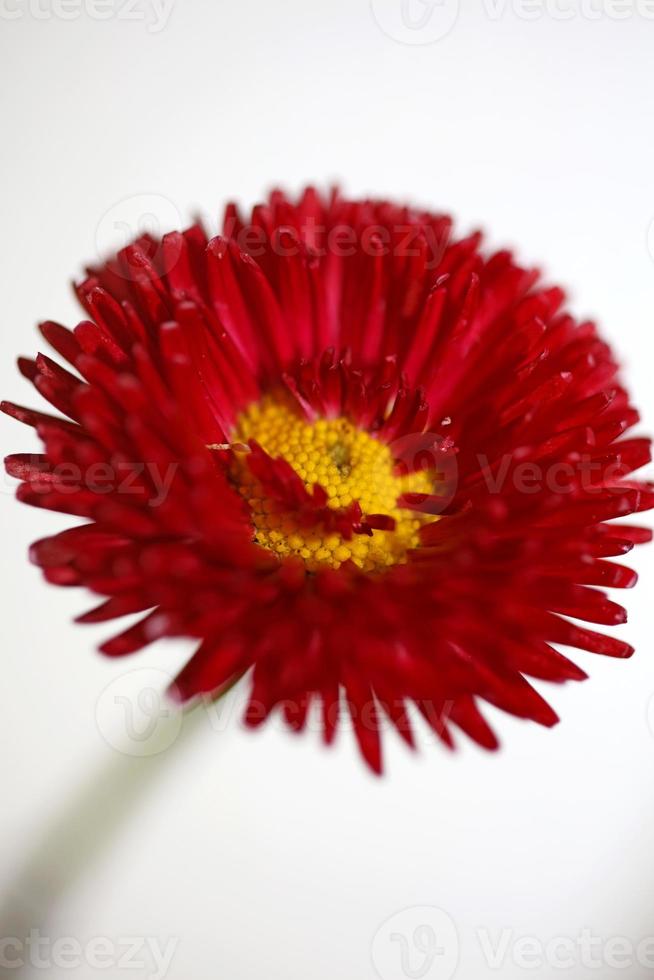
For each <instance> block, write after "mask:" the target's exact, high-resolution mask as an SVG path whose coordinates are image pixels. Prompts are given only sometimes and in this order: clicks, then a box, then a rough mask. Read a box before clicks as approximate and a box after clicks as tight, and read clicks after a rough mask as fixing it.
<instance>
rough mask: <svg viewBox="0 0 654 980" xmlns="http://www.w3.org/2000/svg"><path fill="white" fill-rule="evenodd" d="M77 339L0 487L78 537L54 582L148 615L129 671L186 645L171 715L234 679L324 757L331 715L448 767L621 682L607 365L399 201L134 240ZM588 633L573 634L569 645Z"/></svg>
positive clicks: (114, 652)
mask: <svg viewBox="0 0 654 980" xmlns="http://www.w3.org/2000/svg"><path fill="white" fill-rule="evenodd" d="M77 293H78V296H79V299H80V301H81V303H82V306H83V307H84V309H85V311H86V315H87V316H88V319H86V320H84V321H82V322H81V323H80V324H79V325H78V326H77V327H75V329H74V330H68V329H66V328H65V327H63V326H61V325H59V324H57V323H53V322H46V323H44V324H43V325H42V326H41V331H42V333H43V336H44V337H45V339H46V340H47V342H48V343H49V344H50V345H51V346H52V347H53V348H54V350H55V351H56V352H57V353H58V354H59V355H60V358H62V359H63V360H65V361H66V362H68V365H69V366H68V367H66V368H65V367H63V366H62V365H61V364H60V363H58V362H57V361H55V360H53V359H51V358H50V357H48V356H46V355H45V354H39V355H38V356H37V358H36V359H35V360H32V359H27V358H21V360H20V362H19V363H20V368H21V371H22V372H23V374H24V375H25V376H26V377H27V378H28V379H29V380H30V381H31V382H32V383H33V384H34V386H35V387H36V388H37V390H38V392H39V393H40V394H41V395H42V396H43V397H44V398H45V399H47V400H48V401H49V402H50V403H51V405H52V406H53V408H54V410H55V412H56V414H44V413H41V412H38V411H34V410H32V409H28V408H22V407H18V406H15V405H13V404H8V403H4V404H3V408H4V410H5V411H6V412H7V413H9V414H10V415H13V416H15V417H16V418H17V419H19V420H20V421H22V422H25V423H27V424H29V425H32V426H34V427H35V428H36V430H37V433H38V435H39V437H40V439H41V440H42V443H43V452H42V453H40V454H26V453H19V454H16V455H12V456H10V457H8V459H7V468H8V471H9V473H10V474H12V475H13V476H15V477H17V478H19V479H20V480H21V481H22V482H21V484H20V486H19V488H18V496H19V499H21V500H22V501H24V502H26V503H29V504H33V505H35V506H38V507H44V508H49V509H51V510H55V511H63V512H65V513H68V514H71V515H74V516H76V517H78V518H82V519H83V521H84V522H83V523H80V522H78V524H77V525H76V526H74V527H72V528H70V529H69V530H65V531H63V532H61V533H58V534H55V535H53V536H52V537H48V538H45V539H43V540H41V541H38V542H36V543H35V544H34V545H33V547H32V551H31V558H32V560H33V561H34V563H35V564H37V565H38V566H40V567H41V568H42V570H43V573H44V575H45V577H46V578H47V580H48V581H50V582H52V583H54V584H57V585H68V586H71V585H81V586H85V587H86V588H88V589H89V590H91V591H92V592H94V593H96V594H97V595H99V596H101V597H102V602H101V604H100V605H99V606H97V608H94V609H93V610H92V611H90V612H88V613H86V614H85V615H84V616H82V617H80V621H81V622H86V623H97V622H100V621H104V620H111V619H114V618H119V617H122V616H127V615H133V614H137V613H142V616H141V617H140V618H139V620H138V622H137V623H136V625H130V626H129V628H127V629H126V630H124V631H123V632H121V633H120V634H119V635H117V636H114V637H113V638H112V639H110V640H108V641H107V642H106V643H105V644H104V645H103V647H102V650H103V652H104V653H105V654H107V655H109V656H112V657H121V656H124V655H127V654H130V653H133V652H135V651H137V650H139V649H141V648H143V647H144V646H145V645H147V644H149V643H152V642H153V641H155V640H157V639H160V638H163V637H173V636H184V637H191V638H195V639H196V640H197V641H198V646H197V650H196V652H195V653H194V654H193V656H192V657H191V659H190V661H189V662H188V664H187V665H186V666H185V667H184V668H183V670H182V671H181V673H180V674H179V676H178V677H177V679H176V681H175V685H174V693H175V694H176V695H177V696H178V698H179V699H180V700H183V701H187V700H191V699H194V698H198V697H201V696H207V697H211V698H214V697H218V696H220V695H221V694H222V693H223V692H225V691H226V690H227V689H228V688H229V687H231V686H232V685H233V684H234V683H235V682H236V681H237V680H239V679H240V678H241V677H243V676H244V675H246V674H250V675H251V691H250V699H249V704H248V707H247V709H246V715H245V718H246V721H247V722H248V724H251V725H253V726H254V725H258V724H260V723H262V722H263V721H264V720H265V719H266V718H267V717H268V716H269V715H270V713H271V712H273V711H274V710H275V709H277V708H279V709H280V710H281V711H282V713H283V715H284V717H285V718H286V720H287V722H288V724H289V725H290V727H291V728H293V729H296V730H301V729H302V728H303V727H305V725H306V723H307V717H308V714H309V712H310V711H311V712H313V711H314V710H315V711H316V712H320V713H321V719H322V727H323V731H324V736H325V739H326V740H327V741H331V740H332V738H333V736H334V734H335V732H336V729H337V727H338V723H339V713H343V712H346V711H347V712H348V713H349V715H350V716H351V721H352V724H353V727H354V731H355V733H356V736H357V739H358V743H359V746H360V748H361V751H362V753H363V755H364V757H365V759H366V761H367V762H368V764H369V765H370V766H371V768H372V769H374V770H375V771H380V770H381V767H382V760H381V746H380V730H381V728H382V727H383V725H384V723H385V722H389V723H390V724H391V725H392V726H394V727H395V728H396V729H397V731H398V732H399V733H400V734H401V736H402V737H403V738H404V739H405V740H406V741H407V742H408V743H409V744H413V738H414V736H413V732H412V725H411V722H410V719H409V714H408V707H409V705H410V704H411V703H413V704H414V705H416V706H417V708H418V710H419V711H420V712H421V713H422V715H423V716H424V718H425V719H426V720H427V722H428V724H429V725H430V726H431V728H432V729H433V730H434V731H435V732H436V733H437V735H438V736H439V737H440V738H441V739H442V740H443V742H444V743H445V744H447V745H453V744H454V742H453V732H454V730H455V729H456V728H459V729H462V730H463V731H464V732H466V733H467V734H468V735H469V736H470V737H471V738H472V739H474V740H475V741H476V742H478V743H479V744H480V745H482V746H484V747H486V748H489V749H490V748H495V747H496V745H497V741H496V738H495V735H494V733H493V731H492V730H491V728H490V727H489V725H488V723H487V722H486V721H485V719H484V717H483V714H482V712H481V710H480V705H481V703H483V702H484V701H485V702H489V703H490V704H492V705H495V706H496V707H499V708H501V709H503V710H504V711H507V712H509V713H511V714H513V715H515V716H518V717H520V718H525V719H530V720H532V721H536V722H538V723H540V724H543V725H548V726H549V725H552V724H554V723H555V722H556V721H557V716H556V714H555V713H554V711H553V710H552V708H551V707H550V706H549V705H548V704H547V703H546V701H545V700H544V699H543V698H542V696H541V695H540V694H539V693H538V692H537V691H536V690H535V688H534V687H533V686H532V685H531V684H530V683H529V681H528V679H527V678H535V679H537V680H546V681H551V682H563V681H567V680H580V679H583V678H584V677H585V674H584V672H583V671H582V670H581V669H580V668H579V667H578V666H576V665H575V664H574V663H573V662H572V661H571V660H569V659H568V658H567V657H566V656H564V654H563V652H561V650H560V647H572V648H577V649H580V650H585V651H590V652H592V653H596V654H604V655H608V656H612V657H617V658H623V657H627V656H629V655H630V654H631V653H632V649H631V647H630V646H628V645H627V644H626V643H625V642H623V641H622V640H619V639H617V638H615V637H611V636H607V635H605V633H604V632H603V631H597V630H595V629H590V628H587V627H586V626H584V625H582V623H590V624H600V625H601V626H603V627H610V626H614V625H616V624H620V623H623V622H624V621H625V618H626V616H625V612H624V610H623V609H622V607H621V606H619V605H617V604H616V603H615V602H614V601H613V600H612V599H610V598H609V597H608V596H607V594H606V592H605V591H604V590H605V589H606V588H629V587H630V586H632V585H633V584H634V582H635V574H634V573H633V572H632V571H631V570H630V569H628V568H626V567H625V566H623V565H622V564H620V563H618V562H615V561H613V560H612V559H614V558H616V557H619V556H622V555H624V554H626V553H627V552H628V551H629V550H630V549H631V548H632V547H633V546H634V545H635V544H639V543H643V542H645V541H648V540H649V539H650V537H651V532H650V531H649V530H647V529H644V528H641V527H639V526H637V523H636V524H634V523H631V522H629V523H624V522H617V523H612V521H613V519H614V518H622V517H624V516H625V515H631V514H636V513H638V512H640V511H643V510H646V509H648V508H651V507H652V506H654V488H653V487H652V485H650V484H647V483H643V482H639V481H637V480H635V479H634V477H633V473H634V471H635V470H637V469H638V468H640V467H641V466H643V465H644V464H646V463H647V462H648V461H649V460H650V442H649V440H648V439H646V438H642V437H625V435H624V434H625V433H626V431H627V430H628V429H630V428H631V427H632V426H634V425H635V424H636V423H637V421H638V414H637V412H636V410H635V409H634V408H633V407H632V405H631V404H630V401H629V396H628V394H627V392H626V390H625V389H624V387H623V386H622V382H621V380H620V378H619V376H618V364H617V363H616V360H615V358H614V356H613V354H612V352H611V349H610V348H609V347H608V346H607V344H606V343H605V342H604V341H603V340H602V338H601V337H600V336H599V335H598V332H597V329H596V327H595V325H594V324H593V323H592V322H578V321H577V320H575V319H574V318H573V316H572V315H571V314H570V313H569V312H567V310H566V308H565V305H564V300H565V297H564V294H563V292H562V291H561V289H559V288H556V287H552V286H549V285H545V284H543V282H542V281H541V279H540V275H539V272H538V271H537V270H532V269H525V268H523V267H521V266H520V265H518V264H517V263H516V261H515V260H514V258H513V256H512V255H511V253H510V252H508V251H498V252H495V253H489V252H486V251H485V250H484V248H483V246H482V240H481V235H480V234H478V233H476V234H472V235H470V236H468V237H464V238H456V237H455V236H454V234H453V231H452V221H451V219H450V218H449V217H447V216H444V215H440V214H431V213H427V212H424V211H419V210H414V209H411V208H408V207H404V206H399V205H396V204H393V203H389V202H386V201H367V200H366V201H363V200H362V201H351V200H347V199H345V198H343V197H342V196H340V195H339V194H338V193H333V194H331V195H329V196H322V195H320V194H319V193H317V192H316V191H314V190H313V189H308V190H306V191H305V192H304V193H303V194H302V195H301V196H300V197H299V198H298V199H297V200H296V201H293V200H290V199H289V198H288V197H286V196H285V195H284V194H282V193H281V192H274V193H272V194H271V195H270V197H269V199H268V201H267V202H266V203H265V204H263V205H260V206H257V207H255V208H254V209H253V211H252V214H251V216H250V217H249V218H247V219H246V218H245V217H243V216H242V215H241V214H240V213H239V211H238V209H237V208H236V207H235V206H232V205H230V206H229V207H228V208H227V211H226V215H225V223H224V230H223V234H222V235H221V236H219V237H216V238H213V239H211V240H208V238H207V235H206V233H205V232H204V231H203V229H202V228H201V227H200V226H198V225H196V226H193V227H191V228H190V229H188V230H187V231H185V232H183V233H180V232H173V233H171V234H168V235H165V236H164V237H163V238H162V240H161V241H159V240H156V239H154V238H152V237H149V236H144V237H142V238H140V239H138V240H137V241H135V242H134V243H133V244H132V245H131V246H129V247H128V248H125V249H124V250H123V251H121V252H120V253H119V254H118V255H117V256H116V257H115V258H112V259H110V260H109V261H107V263H106V264H104V265H102V266H101V267H97V268H92V269H89V270H88V276H87V278H86V279H85V280H84V281H83V282H81V283H80V284H79V285H78V286H77ZM580 621H581V622H580Z"/></svg>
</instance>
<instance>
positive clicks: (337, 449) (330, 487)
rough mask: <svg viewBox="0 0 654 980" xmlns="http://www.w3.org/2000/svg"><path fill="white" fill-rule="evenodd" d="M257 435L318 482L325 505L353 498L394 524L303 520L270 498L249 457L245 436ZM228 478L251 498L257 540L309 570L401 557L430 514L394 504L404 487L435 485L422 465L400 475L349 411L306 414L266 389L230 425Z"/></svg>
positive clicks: (418, 489)
mask: <svg viewBox="0 0 654 980" xmlns="http://www.w3.org/2000/svg"><path fill="white" fill-rule="evenodd" d="M250 439H254V440H256V442H258V443H259V445H260V446H261V447H262V448H263V449H264V450H265V451H266V453H268V455H269V456H271V457H273V458H277V457H282V458H283V459H285V460H286V461H287V462H288V463H289V464H290V465H291V466H292V467H293V469H294V470H295V472H296V473H297V474H298V476H299V477H300V478H301V479H302V481H303V482H304V485H305V487H306V488H307V490H309V491H311V490H312V488H313V486H314V485H315V484H320V486H322V487H323V488H324V490H325V491H326V493H327V497H328V500H327V506H328V507H330V508H332V509H334V510H338V509H341V508H347V507H348V506H349V505H351V504H352V503H353V502H355V501H358V503H359V505H360V507H361V511H362V513H363V515H364V520H365V516H366V515H372V514H384V515H387V516H388V517H392V518H393V519H394V521H395V527H394V529H393V530H373V532H372V535H371V536H368V535H366V534H358V533H355V534H353V535H352V536H351V537H350V538H349V539H348V538H347V537H346V536H344V535H343V534H341V533H336V532H333V531H326V530H325V529H324V527H321V526H320V524H318V525H317V526H315V527H314V526H311V527H309V528H307V527H306V526H304V525H302V524H301V523H300V522H299V521H298V519H297V515H296V516H294V514H293V513H292V512H289V511H288V510H287V511H284V509H283V507H281V506H280V504H279V503H277V502H275V501H272V500H270V499H269V498H267V496H266V494H265V492H264V489H263V487H262V485H261V483H260V482H259V481H258V480H257V478H256V477H255V476H254V475H253V474H252V472H251V471H250V469H249V467H248V466H247V462H246V454H247V450H246V447H245V445H244V444H246V443H247V442H248V440H250ZM232 449H233V450H234V463H233V464H232V468H231V478H232V480H233V481H234V483H235V485H236V487H237V489H238V491H239V493H240V494H241V495H242V496H243V497H244V498H245V500H246V501H247V502H248V504H249V507H250V511H251V515H252V518H251V519H252V524H253V530H254V540H255V541H256V542H257V543H258V544H260V545H261V546H262V547H263V548H267V549H268V550H269V551H272V552H274V553H275V554H276V555H277V556H278V557H279V558H286V557H288V556H290V555H295V556H297V557H299V558H302V559H303V560H304V562H305V564H306V566H307V569H308V570H309V571H315V570H316V569H317V568H319V567H320V566H329V567H331V568H338V567H339V566H340V565H341V564H343V562H345V561H348V560H351V561H353V562H354V563H355V564H356V565H358V566H359V568H361V569H363V570H364V571H381V570H382V569H384V568H386V567H387V566H389V565H395V564H397V563H398V562H405V561H406V559H407V552H408V551H409V550H410V549H411V548H415V547H417V546H418V544H419V543H420V542H419V536H418V531H419V529H420V527H421V525H423V524H425V523H427V522H428V521H432V520H434V517H433V516H432V515H425V514H420V513H417V512H415V511H411V510H407V509H405V508H402V507H398V504H397V501H398V498H399V497H400V496H401V495H402V494H406V493H420V494H424V493H427V494H430V493H433V492H434V485H433V478H432V477H433V474H430V472H428V471H425V470H421V471H418V472H415V473H406V474H404V475H398V474H397V473H396V472H395V468H394V460H393V455H392V452H391V450H390V448H389V447H388V446H387V445H386V444H385V443H383V442H379V441H378V440H377V439H375V438H373V437H372V436H371V435H370V434H369V433H367V432H364V431H363V430H361V429H358V428H357V427H356V426H355V425H353V424H352V423H351V422H350V421H349V420H348V419H346V418H336V419H329V420H328V419H319V420H318V421H316V422H314V423H310V422H307V421H306V420H305V419H304V418H302V417H301V416H300V415H299V413H298V412H297V411H296V410H295V409H294V407H293V405H292V403H290V402H289V401H287V400H285V399H284V398H283V397H274V396H266V397H264V398H263V399H262V400H261V401H260V402H258V403H256V404H253V405H251V406H250V408H248V409H247V410H246V411H245V412H243V413H242V414H241V415H240V416H239V419H238V422H237V425H236V429H235V431H234V433H233V439H232Z"/></svg>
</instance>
